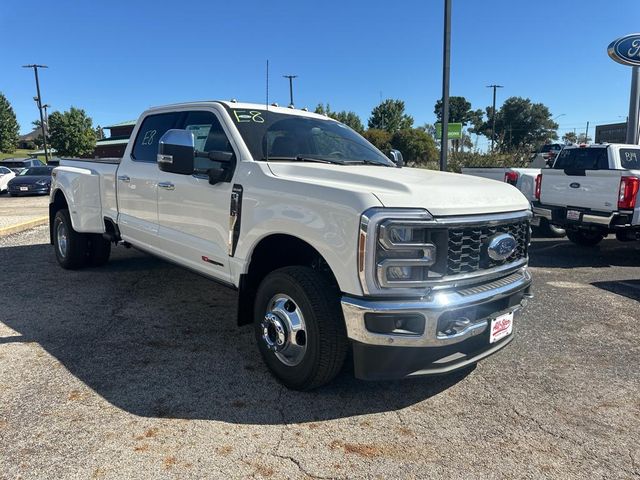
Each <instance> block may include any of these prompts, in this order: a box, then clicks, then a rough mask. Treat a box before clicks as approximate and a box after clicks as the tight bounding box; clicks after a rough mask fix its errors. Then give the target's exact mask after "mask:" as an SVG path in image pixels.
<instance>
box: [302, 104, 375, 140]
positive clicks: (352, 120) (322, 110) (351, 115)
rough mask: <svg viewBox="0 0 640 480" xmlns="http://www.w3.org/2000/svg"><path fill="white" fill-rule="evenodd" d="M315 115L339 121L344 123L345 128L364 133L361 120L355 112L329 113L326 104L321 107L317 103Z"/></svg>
mask: <svg viewBox="0 0 640 480" xmlns="http://www.w3.org/2000/svg"><path fill="white" fill-rule="evenodd" d="M314 111H315V113H319V114H320V115H326V116H328V117H330V118H333V119H334V120H337V121H339V122H340V123H344V124H345V125H346V126H348V127H350V128H352V129H353V130H355V131H356V132H358V133H360V134H362V133H363V132H364V125H363V124H362V120H360V117H359V116H358V115H357V114H356V113H355V112H351V111H349V112H347V111H346V110H342V111H341V112H333V111H331V107H330V106H329V104H328V103H327V104H326V105H322V104H321V103H319V104H318V105H317V106H316V109H315V110H314Z"/></svg>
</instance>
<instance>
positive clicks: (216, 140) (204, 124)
mask: <svg viewBox="0 0 640 480" xmlns="http://www.w3.org/2000/svg"><path fill="white" fill-rule="evenodd" d="M180 128H182V129H184V130H188V131H190V132H192V133H193V140H194V143H195V148H196V150H198V151H200V152H216V151H217V152H227V153H233V149H232V148H231V143H229V139H228V138H227V135H226V133H224V130H223V129H222V125H221V124H220V121H219V120H218V117H216V116H215V114H213V113H212V112H205V111H192V112H187V115H186V118H185V119H184V122H183V123H182V127H180ZM220 166H221V165H220V162H216V161H214V160H210V159H208V158H204V157H196V158H195V161H194V167H195V170H196V172H205V171H207V170H208V169H210V168H219V167H220Z"/></svg>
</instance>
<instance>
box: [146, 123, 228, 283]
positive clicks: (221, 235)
mask: <svg viewBox="0 0 640 480" xmlns="http://www.w3.org/2000/svg"><path fill="white" fill-rule="evenodd" d="M183 118H184V120H183V121H182V123H181V125H180V126H178V127H177V128H180V129H184V130H188V131H191V132H192V133H193V136H194V141H195V148H196V150H198V151H200V152H209V151H224V152H231V153H233V149H232V147H231V144H230V143H229V140H228V137H227V135H226V133H225V131H224V129H223V127H222V124H221V122H220V120H219V119H218V117H217V115H216V114H215V113H214V112H212V111H209V110H194V111H189V112H186V115H185V116H184V117H183ZM214 167H220V163H218V162H215V161H212V160H209V159H208V158H201V157H197V158H196V159H195V169H196V173H194V174H193V175H182V174H178V173H171V172H165V171H160V172H159V177H158V224H159V230H158V240H159V244H160V246H161V248H162V249H163V250H164V251H165V252H166V253H167V255H168V256H169V257H170V258H172V259H173V260H174V261H176V262H178V263H181V264H183V265H185V266H187V267H189V268H192V269H194V270H197V271H199V272H201V273H203V274H205V275H207V276H212V277H215V278H217V279H219V280H222V281H225V282H230V279H231V274H230V268H229V253H228V241H229V208H230V202H231V190H232V186H233V185H232V183H231V181H230V179H231V175H232V173H233V172H232V171H230V172H229V173H228V175H227V179H228V180H229V181H224V182H219V183H216V184H215V185H211V184H209V178H208V175H207V174H206V170H207V169H209V168H214ZM229 168H230V169H232V168H233V164H231V165H230V166H229Z"/></svg>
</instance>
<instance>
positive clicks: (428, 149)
mask: <svg viewBox="0 0 640 480" xmlns="http://www.w3.org/2000/svg"><path fill="white" fill-rule="evenodd" d="M391 146H392V147H393V148H397V149H398V150H400V151H401V152H402V156H403V157H404V160H405V161H406V162H411V163H427V162H432V161H436V160H437V159H438V150H437V149H436V143H435V141H434V140H433V138H432V137H431V136H430V135H429V134H428V133H427V132H425V131H424V130H422V129H420V128H405V129H402V130H398V131H397V132H396V133H394V134H393V136H392V137H391Z"/></svg>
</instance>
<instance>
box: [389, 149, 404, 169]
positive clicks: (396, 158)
mask: <svg viewBox="0 0 640 480" xmlns="http://www.w3.org/2000/svg"><path fill="white" fill-rule="evenodd" d="M389 158H390V159H391V161H392V162H393V163H395V164H396V167H398V168H400V167H402V166H403V165H404V159H403V158H402V152H400V150H391V151H390V152H389Z"/></svg>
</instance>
